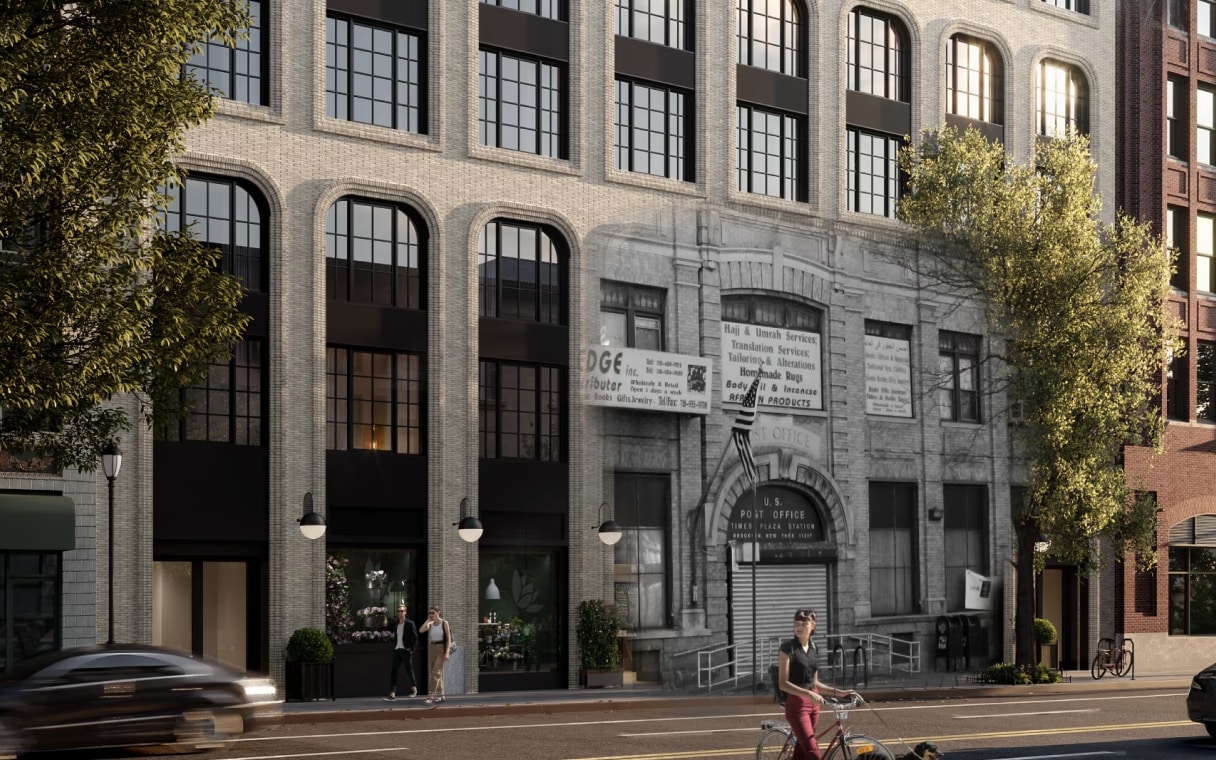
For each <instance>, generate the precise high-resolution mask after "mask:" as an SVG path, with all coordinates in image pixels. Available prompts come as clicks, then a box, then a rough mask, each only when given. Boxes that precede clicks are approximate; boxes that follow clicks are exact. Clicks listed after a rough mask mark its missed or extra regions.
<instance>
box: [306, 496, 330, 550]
mask: <svg viewBox="0 0 1216 760" xmlns="http://www.w3.org/2000/svg"><path fill="white" fill-rule="evenodd" d="M300 532H301V533H303V534H304V538H307V539H309V540H310V541H315V540H316V539H318V538H320V537H321V536H324V535H325V518H324V517H322V516H321V513H320V512H314V511H313V510H312V491H309V492H308V493H306V494H304V516H303V517H301V518H300Z"/></svg>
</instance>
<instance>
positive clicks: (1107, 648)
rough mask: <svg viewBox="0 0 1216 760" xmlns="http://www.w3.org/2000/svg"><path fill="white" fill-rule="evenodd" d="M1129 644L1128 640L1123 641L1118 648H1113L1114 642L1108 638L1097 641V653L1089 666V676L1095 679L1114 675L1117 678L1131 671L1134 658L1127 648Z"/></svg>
mask: <svg viewBox="0 0 1216 760" xmlns="http://www.w3.org/2000/svg"><path fill="white" fill-rule="evenodd" d="M1129 643H1131V640H1130V639H1123V640H1122V641H1120V642H1119V646H1118V647H1115V640H1114V639H1112V638H1110V637H1105V638H1101V639H1098V653H1097V654H1095V655H1094V661H1093V664H1092V665H1090V666H1089V673H1090V675H1092V676H1093V677H1094V678H1095V679H1098V678H1101V677H1102V676H1104V675H1106V674H1107V673H1114V674H1115V675H1116V676H1119V677H1122V676H1125V675H1127V673H1128V672H1129V671H1130V670H1131V669H1132V659H1133V657H1134V653H1133V650H1132V649H1129V648H1128V646H1127V645H1128V644H1129Z"/></svg>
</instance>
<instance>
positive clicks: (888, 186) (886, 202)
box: [845, 126, 907, 219]
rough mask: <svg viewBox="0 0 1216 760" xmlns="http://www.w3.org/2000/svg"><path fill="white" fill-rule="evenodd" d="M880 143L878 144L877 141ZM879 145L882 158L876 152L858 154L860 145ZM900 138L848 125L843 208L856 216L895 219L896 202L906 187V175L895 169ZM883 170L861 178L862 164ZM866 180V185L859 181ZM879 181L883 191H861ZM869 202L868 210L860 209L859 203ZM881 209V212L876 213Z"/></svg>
mask: <svg viewBox="0 0 1216 760" xmlns="http://www.w3.org/2000/svg"><path fill="white" fill-rule="evenodd" d="M879 141H881V143H880V142H879ZM867 142H868V144H870V145H875V144H881V145H882V146H883V148H884V149H885V155H882V156H879V155H878V154H877V153H864V154H863V153H862V152H861V150H862V146H863V145H864V144H867ZM906 144H907V143H906V142H905V140H904V138H903V137H901V136H899V135H892V134H888V133H885V132H878V131H876V130H872V129H863V128H862V127H855V126H849V127H847V128H846V129H845V156H846V158H845V208H846V210H848V211H852V212H854V213H857V214H869V215H871V216H881V217H884V218H886V219H895V218H896V214H897V212H898V209H899V201H900V199H901V198H902V197H903V194H904V190H905V188H906V186H907V176H906V175H905V174H904V172H903V170H902V169H900V168H899V151H900V149H901V148H902V147H904V145H906ZM880 164H881V166H882V168H883V169H884V170H885V171H884V172H883V174H882V175H881V176H880V175H878V174H869V175H863V174H862V173H861V167H862V166H865V165H869V166H878V165H880ZM867 177H868V178H869V182H868V183H867V182H863V181H862V180H863V179H866V178H867ZM876 181H881V183H882V186H883V188H884V189H883V192H882V193H881V194H880V193H875V192H866V191H865V188H866V187H867V185H868V186H869V187H871V188H872V187H875V186H876V184H877V182H876ZM864 200H869V202H870V203H869V205H868V208H863V205H864V204H863V203H862V201H864ZM880 206H881V211H876V210H874V209H877V208H879V207H880Z"/></svg>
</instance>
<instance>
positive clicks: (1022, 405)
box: [900, 128, 1180, 662]
mask: <svg viewBox="0 0 1216 760" xmlns="http://www.w3.org/2000/svg"><path fill="white" fill-rule="evenodd" d="M922 138H923V139H922V140H921V142H920V144H919V145H918V146H917V147H915V148H907V149H905V151H904V153H903V155H902V156H901V166H902V167H903V169H904V170H905V171H906V172H907V174H908V177H909V190H910V192H909V193H908V194H907V196H906V197H905V199H904V200H903V202H902V203H901V205H900V218H901V219H902V220H903V221H904V222H906V223H907V224H909V225H910V226H911V227H912V228H913V229H914V230H915V231H916V232H917V234H918V236H919V241H920V245H919V250H918V251H916V252H915V253H914V254H913V255H912V256H911V257H910V258H909V264H910V265H911V266H914V267H916V268H917V269H918V270H919V271H920V273H921V275H922V277H924V278H925V279H926V280H927V281H928V282H930V283H932V284H934V285H937V286H939V287H941V288H943V289H945V290H947V291H949V292H952V293H953V294H955V295H958V296H962V297H968V298H976V299H978V303H981V304H983V305H984V308H985V310H986V315H987V319H988V322H989V329H990V331H991V334H992V335H993V336H995V337H997V338H999V340H995V341H988V343H989V344H990V346H1001V347H1002V348H1000V350H997V349H996V348H992V349H991V350H990V353H989V355H987V356H986V357H985V360H991V369H992V372H993V373H994V374H996V375H998V376H1003V377H1004V378H1005V380H1006V381H1007V382H1006V383H1005V386H1004V387H1005V389H1006V390H1007V391H1008V397H1009V399H1010V402H1011V404H1012V405H1014V406H1016V408H1018V409H1020V411H1021V421H1020V423H1019V424H1017V425H1015V426H1014V431H1015V433H1014V434H1015V436H1016V437H1017V439H1018V442H1019V445H1020V446H1021V449H1022V452H1023V454H1024V457H1025V461H1026V465H1027V468H1028V473H1029V482H1028V483H1027V484H1026V498H1025V503H1024V504H1023V505H1021V508H1020V510H1019V511H1018V512H1017V513H1016V514H1015V519H1016V520H1017V522H1018V524H1017V525H1016V526H1015V527H1016V528H1017V530H1018V537H1019V544H1020V545H1019V547H1018V548H1019V554H1018V557H1019V565H1023V564H1026V563H1038V564H1039V565H1040V567H1041V563H1042V561H1043V559H1042V555H1041V554H1040V555H1036V554H1035V553H1034V551H1033V550H1032V549H1031V547H1030V546H1029V544H1032V543H1033V542H1034V541H1035V540H1037V538H1038V535H1039V534H1040V533H1042V534H1044V535H1045V536H1046V539H1047V540H1048V541H1049V542H1050V547H1051V548H1050V551H1051V553H1052V554H1053V555H1055V556H1056V557H1059V558H1060V559H1063V560H1066V561H1072V562H1075V563H1077V564H1078V565H1079V566H1080V567H1081V569H1082V570H1083V571H1092V570H1093V569H1094V568H1095V567H1097V566H1098V564H1099V560H1100V554H1099V547H1098V542H1097V541H1095V539H1096V538H1098V537H1105V538H1107V539H1109V540H1110V541H1112V542H1113V546H1114V549H1115V551H1116V552H1117V554H1118V555H1119V556H1122V554H1123V553H1124V552H1126V551H1135V552H1137V553H1138V554H1139V555H1140V556H1142V557H1145V558H1149V559H1150V561H1151V558H1152V557H1153V556H1154V555H1153V546H1154V544H1153V530H1154V529H1155V516H1154V515H1153V514H1152V507H1151V505H1149V504H1148V503H1147V500H1144V499H1137V498H1135V497H1134V495H1133V493H1132V491H1131V490H1130V489H1129V484H1128V482H1127V480H1126V477H1125V475H1124V473H1123V471H1122V469H1121V467H1120V466H1119V465H1120V464H1121V462H1122V454H1123V450H1124V447H1125V446H1127V445H1138V446H1145V447H1148V448H1150V449H1152V450H1155V451H1160V449H1161V446H1162V433H1163V430H1164V423H1163V421H1162V419H1161V414H1160V403H1159V392H1160V372H1161V369H1162V367H1163V366H1164V365H1165V361H1166V356H1167V354H1168V352H1169V351H1177V350H1180V348H1179V345H1178V343H1177V340H1176V338H1175V337H1174V336H1175V331H1176V327H1177V326H1176V324H1175V323H1174V322H1173V320H1172V319H1171V318H1170V317H1169V316H1168V315H1167V313H1166V310H1165V305H1166V300H1167V296H1168V292H1169V273H1170V261H1169V258H1168V257H1167V255H1166V254H1165V252H1164V248H1163V246H1162V245H1161V242H1160V240H1159V239H1158V238H1156V237H1155V236H1154V235H1153V234H1152V232H1151V230H1150V228H1149V226H1148V225H1147V224H1141V223H1138V222H1136V221H1135V220H1133V219H1130V218H1128V217H1127V216H1125V215H1123V214H1121V213H1120V214H1117V215H1116V220H1115V222H1114V223H1113V224H1104V223H1103V222H1102V221H1101V219H1100V217H1099V212H1100V210H1101V201H1100V199H1099V198H1098V196H1097V195H1096V194H1095V190H1094V175H1095V165H1094V163H1093V161H1092V160H1091V158H1090V154H1089V143H1088V140H1087V139H1086V138H1085V137H1084V136H1079V135H1071V136H1069V137H1067V138H1057V139H1053V140H1049V141H1040V142H1039V143H1038V144H1037V148H1036V152H1035V156H1034V162H1033V163H1032V164H1028V165H1015V164H1014V163H1013V162H1012V160H1011V157H1010V156H1008V155H1007V154H1006V152H1005V150H1004V148H1003V147H1002V146H1001V145H999V144H993V143H989V142H988V141H986V140H985V139H984V138H983V137H982V136H981V135H980V134H979V133H978V132H976V131H974V130H968V131H967V133H965V134H962V135H960V134H958V133H957V132H956V131H954V130H952V129H950V128H943V129H939V130H931V131H928V132H926V133H925V134H924V135H923V136H922ZM1019 569H1020V570H1022V569H1023V568H1021V567H1020V568H1019ZM1025 569H1026V570H1027V577H1028V578H1033V575H1032V574H1030V572H1029V568H1025ZM1021 585H1022V584H1021V583H1019V593H1020V592H1021V591H1022V589H1021ZM1030 609H1031V616H1030V617H1032V615H1033V608H1032V607H1031V608H1030ZM1017 626H1018V628H1019V633H1020V632H1021V631H1023V630H1024V631H1027V632H1030V631H1031V630H1032V620H1031V619H1030V618H1029V617H1027V618H1025V619H1023V611H1022V610H1021V609H1020V606H1019V610H1018V622H1017ZM1027 639H1028V640H1029V637H1027ZM1020 649H1021V646H1019V650H1020ZM1018 659H1019V662H1021V661H1022V659H1023V657H1022V655H1021V654H1019V658H1018Z"/></svg>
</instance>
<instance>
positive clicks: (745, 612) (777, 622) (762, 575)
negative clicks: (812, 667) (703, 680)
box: [730, 565, 831, 648]
mask: <svg viewBox="0 0 1216 760" xmlns="http://www.w3.org/2000/svg"><path fill="white" fill-rule="evenodd" d="M800 607H809V608H810V609H813V610H815V620H816V627H815V630H816V632H817V635H816V636H815V638H816V640H817V642H818V644H819V646H820V647H821V648H822V646H823V641H822V637H823V635H824V634H826V633H828V632H829V631H830V630H831V628H830V626H829V620H828V613H829V609H830V608H829V607H828V566H827V565H758V566H757V567H756V626H755V630H756V631H758V632H759V634H760V638H761V639H762V640H764V639H788V638H789V637H791V636H793V635H794V611H795V610H797V609H799V608H800ZM752 630H753V629H752V566H751V565H739V566H738V567H733V568H732V569H731V579H730V637H731V642H732V643H734V644H738V645H739V646H740V647H743V648H747V647H750V646H751V641H752V639H753V633H752ZM762 648H763V646H762Z"/></svg>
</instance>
